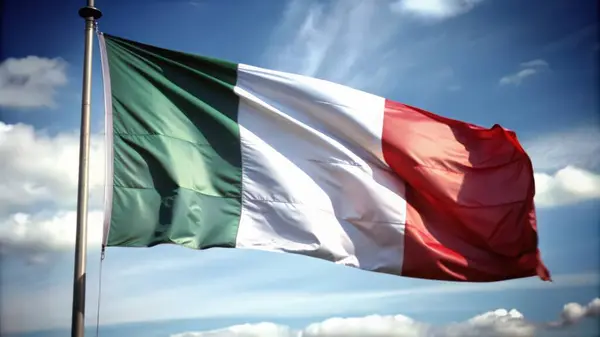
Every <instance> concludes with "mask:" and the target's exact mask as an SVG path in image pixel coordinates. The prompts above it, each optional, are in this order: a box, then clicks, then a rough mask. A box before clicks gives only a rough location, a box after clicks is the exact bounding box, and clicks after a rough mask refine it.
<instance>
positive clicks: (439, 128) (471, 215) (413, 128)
mask: <svg viewBox="0 0 600 337" xmlns="http://www.w3.org/2000/svg"><path fill="white" fill-rule="evenodd" d="M382 138H383V139H382V143H383V144H382V146H383V153H384V158H385V160H386V162H387V163H388V164H389V166H390V167H391V168H392V169H393V170H394V171H395V172H396V173H397V174H398V175H399V177H401V178H402V179H403V180H404V181H405V182H406V185H407V186H406V199H407V220H406V236H405V253H404V265H403V268H402V274H403V275H404V276H409V277H418V278H428V279H438V280H455V281H469V282H488V281H498V280H506V279H513V278H520V277H528V276H535V275H538V276H539V277H540V278H541V279H543V280H550V274H549V272H548V270H547V269H546V267H545V266H544V264H543V262H542V261H541V258H540V253H539V249H538V236H537V226H536V216H535V208H534V202H533V197H534V195H535V187H534V180H533V167H532V165H531V161H530V159H529V157H528V156H527V154H526V153H525V151H524V150H523V148H522V147H521V145H520V144H519V142H518V140H517V137H516V135H515V133H514V132H512V131H509V130H506V129H504V128H502V127H500V126H499V125H494V126H493V127H492V128H491V129H485V128H481V127H478V126H475V125H471V124H468V123H464V122H460V121H456V120H452V119H448V118H444V117H441V116H438V115H435V114H432V113H430V112H427V111H424V110H421V109H418V108H414V107H411V106H408V105H405V104H401V103H397V102H393V101H389V100H387V101H386V105H385V115H384V124H383V137H382Z"/></svg>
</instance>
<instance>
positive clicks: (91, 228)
mask: <svg viewBox="0 0 600 337" xmlns="http://www.w3.org/2000/svg"><path fill="white" fill-rule="evenodd" d="M76 215H77V214H76V212H75V211H59V212H49V213H38V214H33V215H31V214H26V213H15V214H12V215H11V216H9V217H8V218H7V219H5V220H0V242H2V250H3V251H0V253H11V250H13V249H14V250H18V251H19V252H20V253H23V252H28V253H30V257H33V258H34V259H39V258H42V257H43V254H44V253H45V252H47V251H55V250H72V249H73V247H74V246H75V225H76ZM102 220H103V213H102V212H101V211H91V212H89V214H88V245H89V246H90V247H94V246H96V247H99V245H100V242H101V239H102ZM19 255H21V256H22V255H23V254H19Z"/></svg>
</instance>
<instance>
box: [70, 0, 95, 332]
mask: <svg viewBox="0 0 600 337" xmlns="http://www.w3.org/2000/svg"><path fill="white" fill-rule="evenodd" d="M79 16H80V17H82V18H84V19H85V51H84V58H83V87H82V95H81V129H80V135H79V184H78V186H77V233H76V236H75V263H74V268H73V308H72V310H73V311H72V316H71V319H72V320H71V337H83V336H84V327H85V321H84V320H85V267H86V254H87V251H86V250H87V215H88V214H87V210H88V180H89V176H88V173H89V172H88V171H89V163H90V161H89V156H90V110H91V96H92V51H93V47H92V43H93V37H94V36H93V34H94V23H95V21H96V20H97V19H99V18H100V17H101V16H102V12H100V10H98V9H97V8H96V7H94V0H87V6H85V7H82V8H81V9H80V10H79Z"/></svg>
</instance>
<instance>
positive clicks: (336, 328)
mask: <svg viewBox="0 0 600 337" xmlns="http://www.w3.org/2000/svg"><path fill="white" fill-rule="evenodd" d="M599 306H600V299H598V298H597V299H594V300H593V301H592V302H590V304H588V305H587V306H585V307H584V306H581V305H579V304H577V303H569V304H567V305H565V307H564V309H563V311H562V313H561V319H560V320H559V321H557V322H549V323H545V324H536V323H533V322H530V321H527V320H526V319H525V317H524V316H523V315H522V314H521V313H520V312H519V311H517V310H516V309H512V310H506V309H497V310H494V311H490V312H487V313H484V314H481V315H478V316H475V317H473V318H471V319H469V320H467V321H464V322H461V323H453V324H449V325H446V326H433V325H430V324H426V323H421V322H417V321H415V320H413V319H411V318H408V317H406V316H403V315H396V316H380V315H370V316H366V317H357V318H330V319H327V320H325V321H323V322H320V323H313V324H310V325H309V326H307V327H306V328H304V329H302V330H296V331H294V330H293V329H291V328H289V327H286V326H282V325H277V324H273V323H267V322H264V323H259V324H244V325H237V326H232V327H230V328H225V329H220V330H213V331H206V332H186V333H182V334H176V335H172V337H225V336H227V337H235V336H240V337H241V336H244V337H252V336H256V337H259V336H261V337H263V336H264V337H333V336H336V337H337V336H346V337H354V336H356V337H359V336H360V337H369V336H378V337H379V336H407V337H408V336H414V337H476V336H486V337H529V336H535V335H537V333H539V332H543V331H550V330H558V329H560V328H564V326H566V325H571V324H574V323H577V322H579V321H580V320H581V319H582V318H584V317H593V318H597V317H599V316H598V307H599ZM566 322H568V324H567V323H566ZM566 332H567V333H569V331H566Z"/></svg>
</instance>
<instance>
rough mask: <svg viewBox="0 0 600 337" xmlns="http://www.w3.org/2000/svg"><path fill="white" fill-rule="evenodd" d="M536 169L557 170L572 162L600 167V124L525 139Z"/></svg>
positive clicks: (525, 144) (585, 166)
mask: <svg viewBox="0 0 600 337" xmlns="http://www.w3.org/2000/svg"><path fill="white" fill-rule="evenodd" d="M523 146H524V147H525V149H526V150H527V153H528V154H529V156H530V157H531V160H532V162H533V166H534V168H535V170H536V171H554V170H557V169H561V168H564V167H566V166H569V165H573V166H576V167H580V168H583V169H600V125H587V126H582V127H577V128H573V129H568V130H564V131H560V132H553V133H549V134H546V135H541V136H538V137H535V138H534V139H531V140H526V141H525V142H523Z"/></svg>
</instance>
